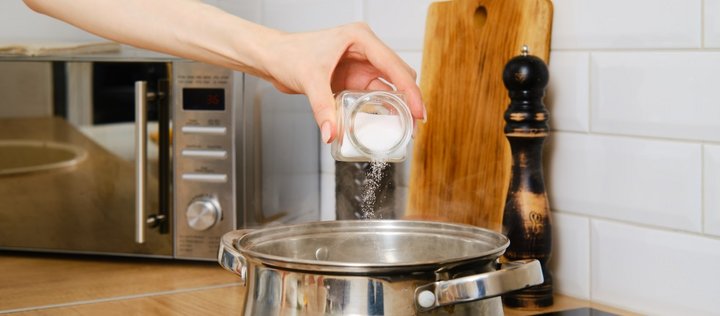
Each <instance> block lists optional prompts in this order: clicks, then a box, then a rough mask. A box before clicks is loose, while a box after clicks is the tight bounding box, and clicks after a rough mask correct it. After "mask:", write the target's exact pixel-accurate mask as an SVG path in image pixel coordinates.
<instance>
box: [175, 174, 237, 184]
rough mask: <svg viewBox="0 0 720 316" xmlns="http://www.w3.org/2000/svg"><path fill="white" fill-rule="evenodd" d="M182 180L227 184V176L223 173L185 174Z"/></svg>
mask: <svg viewBox="0 0 720 316" xmlns="http://www.w3.org/2000/svg"><path fill="white" fill-rule="evenodd" d="M182 179H183V180H186V181H198V182H213V183H225V182H227V175H226V174H223V173H183V174H182Z"/></svg>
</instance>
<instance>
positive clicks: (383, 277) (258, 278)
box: [218, 221, 543, 316]
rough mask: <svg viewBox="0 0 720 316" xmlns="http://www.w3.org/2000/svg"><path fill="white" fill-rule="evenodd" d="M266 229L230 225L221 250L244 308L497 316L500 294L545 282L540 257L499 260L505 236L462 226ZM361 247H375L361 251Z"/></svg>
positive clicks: (287, 314) (286, 313)
mask: <svg viewBox="0 0 720 316" xmlns="http://www.w3.org/2000/svg"><path fill="white" fill-rule="evenodd" d="M356 223H357V224H356ZM313 225H315V226H313ZM263 230H265V229H262V230H259V231H253V232H249V233H248V231H235V232H230V233H228V234H226V235H225V236H223V239H222V242H221V245H220V251H219V253H218V261H219V262H220V264H221V265H222V266H223V267H224V268H225V269H227V270H229V271H231V272H233V273H236V274H237V275H239V276H240V279H241V281H242V282H243V286H244V287H245V293H244V296H243V297H242V298H239V299H242V300H243V304H242V305H243V308H242V311H243V313H242V314H243V315H248V316H250V315H267V316H275V315H277V316H291V315H297V316H305V315H313V316H315V315H323V316H324V315H403V316H404V315H456V316H463V315H502V303H501V301H500V297H499V295H501V294H505V293H507V292H509V291H513V290H518V289H522V288H526V287H529V286H532V285H536V284H540V283H542V282H543V278H542V271H541V269H540V264H539V263H538V261H537V260H528V261H518V262H511V263H507V264H503V265H499V264H498V263H497V259H498V257H499V256H500V255H501V254H502V253H503V251H504V249H505V248H506V247H507V244H508V242H507V239H506V238H505V237H504V236H502V235H500V234H497V233H495V232H491V231H486V230H482V229H479V228H475V227H469V226H465V225H456V224H446V223H428V222H411V221H376V223H373V222H369V221H347V222H342V221H340V222H320V223H310V224H301V225H293V226H289V227H287V228H285V227H281V228H272V229H270V230H269V231H263ZM339 236H344V237H342V238H341V237H339ZM341 239H343V240H341ZM334 240H335V241H334ZM416 240H417V241H418V242H415V241H416ZM433 243H434V245H435V246H436V248H435V249H434V253H432V252H431V253H427V252H428V251H427V250H428V249H431V248H432V244H433ZM438 244H440V246H439V247H437V245H438ZM364 245H367V247H358V246H364ZM422 245H425V246H422ZM418 247H419V249H418ZM366 248H372V249H373V250H372V251H369V252H367V253H361V251H363V250H364V249H366ZM450 248H453V249H454V250H449V252H448V253H442V254H439V255H438V254H437V252H442V249H450ZM423 249H425V252H423ZM309 254H312V256H310V255H309ZM473 254H477V255H473ZM446 257H447V258H446Z"/></svg>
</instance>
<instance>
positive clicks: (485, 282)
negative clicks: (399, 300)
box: [415, 260, 543, 311]
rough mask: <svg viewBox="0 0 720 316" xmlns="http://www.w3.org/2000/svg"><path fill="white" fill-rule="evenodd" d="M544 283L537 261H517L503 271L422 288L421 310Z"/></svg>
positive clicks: (419, 293) (419, 290)
mask: <svg viewBox="0 0 720 316" xmlns="http://www.w3.org/2000/svg"><path fill="white" fill-rule="evenodd" d="M542 283H543V275H542V269H541V267H540V262H539V261H537V260H523V261H513V262H509V263H505V264H502V265H501V267H500V270H498V271H493V272H487V273H483V274H478V275H471V276H466V277H461V278H457V279H452V280H446V281H437V282H433V283H431V284H428V285H424V286H421V287H418V288H417V289H416V290H415V297H416V303H417V307H418V310H420V311H427V310H431V309H434V308H437V307H441V306H447V305H453V304H457V303H464V302H472V301H476V300H481V299H485V298H489V297H495V296H499V295H502V294H505V293H508V292H511V291H515V290H518V289H524V288H527V287H530V286H533V285H538V284H542Z"/></svg>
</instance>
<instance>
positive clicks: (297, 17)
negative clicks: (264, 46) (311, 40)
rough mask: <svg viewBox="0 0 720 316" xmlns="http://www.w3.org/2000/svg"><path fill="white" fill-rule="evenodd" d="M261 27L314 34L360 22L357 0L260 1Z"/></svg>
mask: <svg viewBox="0 0 720 316" xmlns="http://www.w3.org/2000/svg"><path fill="white" fill-rule="evenodd" d="M262 3H263V18H262V21H263V24H264V25H266V26H269V27H273V28H277V29H281V30H283V31H288V32H301V31H314V30H320V29H325V28H330V27H333V26H337V25H341V24H346V23H350V22H355V21H362V20H363V10H362V1H361V0H344V1H335V0H264V1H262Z"/></svg>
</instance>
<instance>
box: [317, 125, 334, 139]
mask: <svg viewBox="0 0 720 316" xmlns="http://www.w3.org/2000/svg"><path fill="white" fill-rule="evenodd" d="M320 136H321V137H322V141H323V143H325V144H327V143H329V142H330V136H332V131H331V130H330V122H323V123H322V125H321V126H320Z"/></svg>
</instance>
